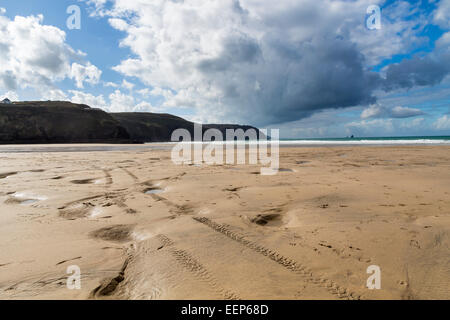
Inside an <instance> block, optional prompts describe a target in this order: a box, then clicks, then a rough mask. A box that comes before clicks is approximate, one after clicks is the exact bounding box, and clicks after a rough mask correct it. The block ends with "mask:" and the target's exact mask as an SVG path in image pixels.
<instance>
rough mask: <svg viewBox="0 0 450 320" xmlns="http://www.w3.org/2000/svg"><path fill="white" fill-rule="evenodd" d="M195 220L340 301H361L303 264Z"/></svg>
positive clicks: (197, 219) (211, 223) (237, 235)
mask: <svg viewBox="0 0 450 320" xmlns="http://www.w3.org/2000/svg"><path fill="white" fill-rule="evenodd" d="M193 219H194V220H195V221H197V222H199V223H202V224H204V225H205V226H207V227H209V228H211V229H213V230H214V231H216V232H219V233H221V234H223V235H224V236H226V237H228V238H229V239H231V240H234V241H236V242H238V243H240V244H241V245H243V246H245V247H247V248H249V249H252V250H253V251H255V252H256V253H259V254H261V255H263V256H265V257H267V258H269V259H270V260H272V261H274V262H276V263H278V264H279V265H281V266H282V267H284V268H286V269H288V270H290V271H292V272H294V273H295V274H298V275H300V276H302V277H303V278H304V279H305V281H306V282H308V283H311V284H313V285H316V286H320V287H322V288H324V289H326V290H327V291H328V292H330V293H331V294H333V295H335V296H337V297H338V298H340V299H348V300H359V299H360V298H361V296H360V295H358V294H356V293H355V292H351V291H350V290H349V289H347V288H345V287H342V286H339V285H337V284H336V283H335V282H334V281H332V280H329V279H326V278H323V277H317V276H315V275H314V274H313V273H312V272H311V271H310V270H309V269H308V268H307V267H306V266H304V265H302V264H301V263H299V262H297V261H295V260H292V259H290V258H286V257H284V256H283V255H281V254H279V253H278V252H276V251H274V250H270V249H267V248H265V247H263V246H261V245H259V244H257V243H255V242H252V241H250V240H247V239H245V237H244V236H241V235H239V234H237V233H236V232H233V231H231V230H230V229H228V228H227V227H225V226H223V225H220V224H218V223H215V222H214V221H211V220H210V219H208V218H204V217H193Z"/></svg>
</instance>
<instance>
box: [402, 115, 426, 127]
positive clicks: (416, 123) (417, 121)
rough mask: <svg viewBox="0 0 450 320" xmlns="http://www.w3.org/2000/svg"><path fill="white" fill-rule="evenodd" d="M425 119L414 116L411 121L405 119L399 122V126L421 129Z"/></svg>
mask: <svg viewBox="0 0 450 320" xmlns="http://www.w3.org/2000/svg"><path fill="white" fill-rule="evenodd" d="M424 121H425V118H416V119H413V120H411V121H405V122H402V123H401V124H400V127H402V128H404V129H418V130H420V129H422V125H423V123H424Z"/></svg>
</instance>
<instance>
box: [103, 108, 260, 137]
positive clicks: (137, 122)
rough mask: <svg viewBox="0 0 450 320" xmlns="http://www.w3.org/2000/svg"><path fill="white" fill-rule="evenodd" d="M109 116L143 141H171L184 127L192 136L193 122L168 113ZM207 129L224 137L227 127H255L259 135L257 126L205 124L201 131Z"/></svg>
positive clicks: (115, 114)
mask: <svg viewBox="0 0 450 320" xmlns="http://www.w3.org/2000/svg"><path fill="white" fill-rule="evenodd" d="M111 116H112V117H113V118H114V119H116V120H118V121H119V122H120V124H121V125H122V126H123V127H124V128H125V129H126V130H127V132H128V133H129V134H130V137H131V139H133V140H139V141H145V142H168V141H171V138H172V133H173V132H174V131H175V130H177V129H186V130H188V131H189V132H190V134H191V137H192V138H194V123H193V122H190V121H187V120H185V119H183V118H180V117H177V116H173V115H170V114H158V113H111ZM208 129H217V130H219V131H220V132H221V133H222V134H223V137H224V138H225V137H226V130H227V129H233V130H237V129H242V130H244V131H247V130H248V129H255V131H256V133H257V134H258V137H259V136H260V135H261V133H260V132H259V130H258V129H257V128H254V127H251V126H242V125H233V124H205V125H203V133H204V132H205V131H206V130H208Z"/></svg>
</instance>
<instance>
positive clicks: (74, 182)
mask: <svg viewBox="0 0 450 320" xmlns="http://www.w3.org/2000/svg"><path fill="white" fill-rule="evenodd" d="M96 180H97V179H82V180H72V181H70V183H73V184H92V183H94V182H95V181H96Z"/></svg>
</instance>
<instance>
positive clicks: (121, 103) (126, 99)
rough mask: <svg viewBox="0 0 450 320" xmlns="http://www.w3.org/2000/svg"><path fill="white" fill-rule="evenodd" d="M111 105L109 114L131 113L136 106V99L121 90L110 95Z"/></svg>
mask: <svg viewBox="0 0 450 320" xmlns="http://www.w3.org/2000/svg"><path fill="white" fill-rule="evenodd" d="M109 100H110V105H109V107H108V111H109V112H130V111H133V109H134V108H135V106H136V103H135V99H134V97H133V96H132V95H128V94H124V93H122V92H121V91H120V90H116V91H114V93H111V94H110V95H109Z"/></svg>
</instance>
